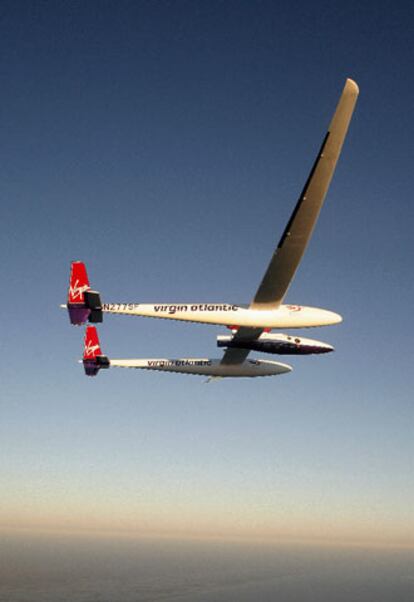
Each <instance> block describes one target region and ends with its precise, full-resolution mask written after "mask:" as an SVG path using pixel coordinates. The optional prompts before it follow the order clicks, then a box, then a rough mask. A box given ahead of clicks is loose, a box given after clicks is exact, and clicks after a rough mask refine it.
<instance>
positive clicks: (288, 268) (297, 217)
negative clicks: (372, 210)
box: [222, 79, 359, 364]
mask: <svg viewBox="0 0 414 602" xmlns="http://www.w3.org/2000/svg"><path fill="white" fill-rule="evenodd" d="M358 94H359V88H358V86H357V84H356V83H355V82H354V81H353V80H351V79H347V80H346V82H345V87H344V89H343V91H342V94H341V97H340V99H339V102H338V105H337V107H336V111H335V113H334V116H333V118H332V120H331V123H330V125H329V128H328V132H327V133H326V135H325V138H324V140H323V142H322V146H321V148H320V151H319V153H318V156H317V157H316V161H315V163H314V165H313V167H312V170H311V172H310V174H309V177H308V179H307V181H306V184H305V186H304V188H303V190H302V193H301V195H300V197H299V200H298V202H297V203H296V206H295V209H294V210H293V213H292V215H291V217H290V219H289V221H288V223H287V226H286V228H285V230H284V232H283V234H282V238H281V239H280V241H279V244H278V246H277V248H276V250H275V252H274V253H273V256H272V258H271V260H270V263H269V265H268V267H267V270H266V272H265V275H264V277H263V280H262V281H261V283H260V285H259V288H258V289H257V292H256V294H255V296H254V299H253V301H252V303H251V304H250V308H251V309H277V308H278V307H279V306H280V305H281V303H282V301H283V298H284V297H285V295H286V293H287V290H288V288H289V286H290V284H291V282H292V280H293V277H294V275H295V273H296V270H297V268H298V266H299V263H300V261H301V259H302V256H303V254H304V252H305V249H306V247H307V244H308V242H309V239H310V237H311V235H312V232H313V229H314V227H315V224H316V221H317V219H318V216H319V212H320V210H321V208H322V205H323V202H324V200H325V196H326V193H327V191H328V188H329V184H330V183H331V180H332V176H333V174H334V171H335V167H336V164H337V161H338V158H339V155H340V154H341V149H342V145H343V143H344V140H345V137H346V134H347V131H348V127H349V123H350V121H351V117H352V114H353V112H354V108H355V104H356V101H357V98H358ZM262 332H263V330H262V329H259V328H241V329H239V331H238V332H237V334H236V335H235V336H236V337H238V338H249V339H255V338H257V337H259V336H260V334H261V333H262ZM248 354H249V350H248V349H235V348H230V349H227V350H226V351H225V353H224V355H223V359H222V363H225V364H234V363H239V362H242V361H244V360H245V359H246V357H247V356H248Z"/></svg>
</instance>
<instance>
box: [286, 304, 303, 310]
mask: <svg viewBox="0 0 414 602" xmlns="http://www.w3.org/2000/svg"><path fill="white" fill-rule="evenodd" d="M287 308H288V310H289V311H300V310H301V309H302V308H301V306H300V305H288V306H287Z"/></svg>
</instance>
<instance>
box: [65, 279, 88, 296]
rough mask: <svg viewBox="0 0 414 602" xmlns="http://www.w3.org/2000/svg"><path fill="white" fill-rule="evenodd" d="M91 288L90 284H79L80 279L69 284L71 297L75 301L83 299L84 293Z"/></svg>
mask: <svg viewBox="0 0 414 602" xmlns="http://www.w3.org/2000/svg"><path fill="white" fill-rule="evenodd" d="M87 290H89V286H88V285H87V284H83V285H79V280H75V282H74V283H73V285H70V286H69V298H70V300H71V301H75V300H76V299H78V300H79V301H83V293H84V292H85V291H87Z"/></svg>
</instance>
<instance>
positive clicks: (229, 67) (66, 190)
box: [0, 2, 414, 544]
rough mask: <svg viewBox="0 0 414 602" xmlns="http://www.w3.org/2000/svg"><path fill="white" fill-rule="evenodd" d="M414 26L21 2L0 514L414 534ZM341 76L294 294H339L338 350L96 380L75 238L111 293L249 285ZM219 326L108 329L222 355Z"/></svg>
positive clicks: (13, 40)
mask: <svg viewBox="0 0 414 602" xmlns="http://www.w3.org/2000/svg"><path fill="white" fill-rule="evenodd" d="M412 27H413V8H412V7H411V6H410V5H408V4H407V3H403V2H399V3H391V2H376V3H369V2H368V3H365V4H364V3H363V4H360V3H353V2H350V3H347V4H346V5H344V6H340V7H338V5H335V4H334V3H331V2H316V3H313V4H312V5H310V4H309V3H306V2H289V3H275V2H226V3H222V2H209V3H204V2H139V3H130V2H120V3H112V2H89V3H82V2H70V3H66V2H59V3H50V2H43V3H33V4H31V3H25V2H20V3H14V2H13V3H12V2H5V3H4V4H3V7H2V13H1V15H0V30H1V36H0V45H1V57H2V59H1V78H2V102H1V104H0V107H1V108H0V121H1V129H2V140H3V144H2V145H1V150H0V152H1V163H0V164H1V172H2V177H1V179H0V182H1V184H0V190H1V197H2V219H1V221H0V229H1V237H0V250H1V253H2V257H3V262H2V268H1V269H2V282H3V306H4V312H3V313H4V320H3V328H2V332H3V336H2V340H1V346H0V352H1V356H2V362H1V382H2V393H1V416H2V419H1V427H0V429H1V441H2V444H1V445H2V448H3V450H4V451H3V452H2V454H1V461H0V478H1V481H2V482H4V483H5V484H6V495H5V497H4V499H3V504H2V507H3V510H0V523H1V524H2V525H3V527H5V526H7V525H8V526H10V525H11V526H19V525H20V526H28V527H33V528H43V527H51V528H52V527H53V528H70V529H87V528H93V529H114V530H115V529H126V530H136V531H137V532H138V533H141V532H146V531H151V532H152V531H154V532H162V533H170V532H171V533H177V532H179V533H182V534H189V535H191V534H197V533H201V534H211V535H223V536H229V537H230V536H247V537H249V536H252V537H253V536H259V537H265V536H266V537H282V536H283V537H284V536H286V537H299V538H301V537H303V538H313V537H314V538H324V537H326V538H328V539H329V538H333V539H336V540H338V541H339V540H347V539H352V540H370V541H379V542H384V541H385V542H397V543H407V542H408V543H411V544H412V543H413V542H414V520H413V514H412V508H413V507H414V485H413V479H412V471H413V460H412V458H413V457H414V444H413V441H414V438H413V418H414V411H413V406H412V391H413V376H412V374H413V370H412V361H413V352H412V337H411V329H412V323H413V320H412V298H413V292H414V290H413V288H414V287H413V279H412V257H413V251H414V248H413V242H412V234H411V233H412V229H413V226H414V212H413V205H412V200H411V196H412V189H413V181H412V165H411V164H412V139H413V127H412V117H411V113H412V99H413V93H414V83H413V79H412V64H413V54H414V53H413V42H412ZM346 77H352V78H353V79H355V80H356V81H357V82H358V84H359V86H360V91H361V93H360V99H359V102H358V105H357V109H356V112H355V115H354V118H353V121H352V123H351V127H350V131H349V136H348V138H347V141H346V143H345V146H344V150H343V155H342V157H341V159H340V162H339V164H338V169H337V173H336V174H335V177H334V180H333V182H332V185H331V188H330V191H329V193H328V197H327V202H326V206H325V207H324V209H323V211H322V213H321V217H320V220H319V223H318V225H317V228H316V230H315V233H314V237H313V239H312V241H311V244H310V246H309V249H308V251H307V253H306V256H305V258H304V260H303V262H302V265H301V267H300V269H299V271H298V273H297V276H296V279H295V281H294V283H293V284H292V287H291V289H290V291H289V294H288V297H287V300H288V301H289V302H292V303H300V304H304V305H315V306H320V307H325V308H327V309H332V310H333V311H337V312H338V313H340V314H342V315H343V316H344V322H343V324H341V325H339V326H336V327H330V328H324V329H319V330H310V331H308V332H307V333H305V336H306V334H308V335H309V336H313V337H314V338H320V339H321V340H325V341H327V342H329V343H331V344H333V345H334V346H335V347H336V352H335V353H334V354H331V355H330V356H327V357H323V356H322V357H315V358H313V357H309V358H297V359H294V360H292V361H291V363H292V365H293V366H294V371H293V372H292V373H291V374H289V375H287V376H285V377H281V378H273V379H270V378H269V379H253V380H251V381H245V380H234V381H222V382H220V383H217V384H213V385H209V386H207V385H204V384H203V382H202V379H199V378H197V377H186V378H184V377H180V376H174V375H165V374H160V375H157V374H151V373H148V374H146V373H144V372H143V373H141V372H134V371H113V372H108V373H103V374H101V375H100V376H99V377H98V378H97V379H86V378H84V376H83V373H82V370H81V368H80V367H79V365H78V364H77V363H76V360H77V359H78V357H80V353H81V347H82V344H81V339H82V337H83V332H82V330H81V329H75V328H71V327H70V326H69V324H68V320H67V316H66V315H65V314H64V312H62V311H60V310H59V309H58V305H59V303H61V302H63V301H64V299H65V295H66V289H67V279H68V269H69V263H70V261H71V260H72V259H83V260H85V261H86V263H87V265H88V268H89V272H90V277H91V280H92V284H93V286H95V287H96V288H98V289H99V290H100V291H101V292H102V296H103V299H104V300H107V301H112V300H113V301H117V300H120V299H121V300H125V301H134V302H139V301H142V302H145V301H147V302H152V301H154V302H158V301H171V302H175V301H184V302H185V301H212V302H216V301H223V302H236V303H239V302H240V303H247V302H249V301H250V299H251V297H252V296H253V294H254V292H255V290H256V288H257V285H258V283H259V281H260V279H261V277H262V275H263V272H264V269H265V267H266V265H267V262H268V260H269V257H270V255H271V253H272V251H273V248H274V245H275V244H276V242H277V241H278V239H279V237H280V235H281V233H282V231H283V228H284V226H285V223H286V221H287V219H288V217H289V215H290V212H291V210H292V208H293V206H294V203H295V202H296V199H297V196H298V194H299V193H300V191H301V189H302V186H303V184H304V182H305V180H306V177H307V174H308V172H309V169H310V167H311V165H312V162H313V160H314V157H315V155H316V152H317V150H318V149H319V146H320V143H321V140H322V138H323V135H324V133H325V130H326V127H327V125H328V123H329V120H330V117H331V115H332V113H333V110H334V108H335V105H336V102H337V99H338V97H339V94H340V91H341V90H342V87H343V84H344V80H345V78H346ZM219 332H221V330H220V329H219V328H216V327H209V326H201V325H185V324H174V323H171V324H169V323H167V322H163V321H156V320H145V319H139V318H136V319H133V318H131V319H128V318H125V317H113V318H108V319H107V320H106V321H105V323H104V324H103V325H102V327H101V328H100V334H101V342H102V345H103V348H104V351H105V352H107V353H108V355H110V356H111V355H112V356H115V357H157V356H163V357H165V356H171V357H174V356H177V357H180V356H185V355H189V356H200V357H205V356H212V357H216V356H218V354H219V351H218V350H217V349H216V348H215V337H216V335H217V334H218V333H219ZM282 361H283V359H282ZM379 524H381V529H379V527H378V525H379Z"/></svg>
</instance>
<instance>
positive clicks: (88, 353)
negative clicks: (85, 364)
mask: <svg viewBox="0 0 414 602" xmlns="http://www.w3.org/2000/svg"><path fill="white" fill-rule="evenodd" d="M95 351H98V352H99V345H93V344H92V341H87V342H86V344H85V352H84V354H83V355H84V357H95Z"/></svg>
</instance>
